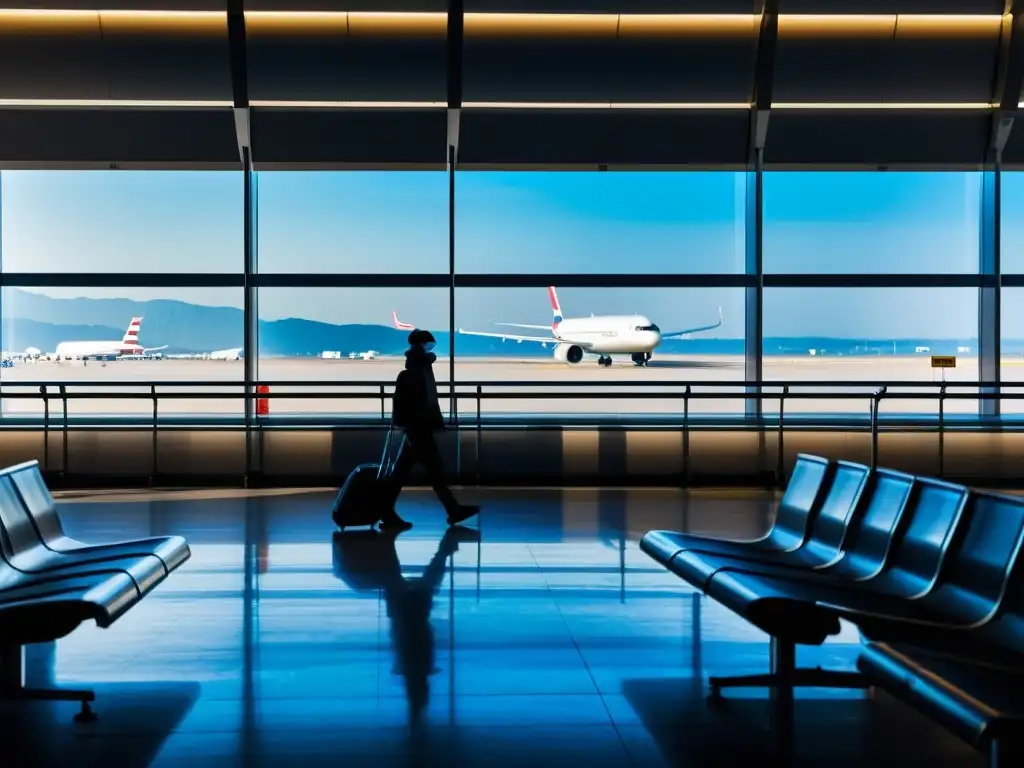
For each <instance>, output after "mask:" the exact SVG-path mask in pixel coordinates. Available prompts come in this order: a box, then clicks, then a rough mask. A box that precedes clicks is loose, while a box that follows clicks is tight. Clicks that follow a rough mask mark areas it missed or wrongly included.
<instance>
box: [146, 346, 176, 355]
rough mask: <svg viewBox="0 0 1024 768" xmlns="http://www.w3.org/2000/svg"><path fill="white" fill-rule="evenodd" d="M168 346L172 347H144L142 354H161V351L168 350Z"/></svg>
mask: <svg viewBox="0 0 1024 768" xmlns="http://www.w3.org/2000/svg"><path fill="white" fill-rule="evenodd" d="M168 346H170V345H169V344H164V345H163V346H162V347H143V348H142V354H146V353H147V352H159V351H160V350H161V349H167V347H168Z"/></svg>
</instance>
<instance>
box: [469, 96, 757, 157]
mask: <svg viewBox="0 0 1024 768" xmlns="http://www.w3.org/2000/svg"><path fill="white" fill-rule="evenodd" d="M747 132H748V114H747V112H746V111H743V110H736V111H721V112H719V111H715V112H707V111H690V110H677V111H668V110H665V111H656V110H651V111H646V110H645V111H639V112H635V111H630V112H626V111H620V110H613V109H606V110H473V109H466V110H463V112H462V118H461V130H460V142H459V164H460V165H462V166H467V167H472V166H476V165H481V166H483V165H486V166H506V167H513V166H527V167H569V166H591V167H598V166H600V165H608V166H631V165H666V166H682V165H726V166H734V167H735V166H742V165H743V164H744V163H745V161H746V154H747V153H746V150H747Z"/></svg>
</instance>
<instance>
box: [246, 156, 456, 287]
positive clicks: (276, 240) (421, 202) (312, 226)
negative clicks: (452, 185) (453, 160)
mask: <svg viewBox="0 0 1024 768" xmlns="http://www.w3.org/2000/svg"><path fill="white" fill-rule="evenodd" d="M257 196H258V201H259V215H258V217H257V220H258V233H259V250H258V256H259V269H260V271H261V272H284V273H296V272H298V273H315V272H326V273H330V274H336V273H344V272H348V273H352V272H355V273H363V274H365V273H367V272H372V273H387V272H399V273H410V272H419V273H423V272H430V273H447V272H448V174H447V173H445V172H443V171H440V172H439V171H337V172H334V171H332V172H318V171H316V172H311V171H264V172H262V173H260V174H259V177H258V179H257Z"/></svg>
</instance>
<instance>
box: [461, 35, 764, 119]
mask: <svg viewBox="0 0 1024 768" xmlns="http://www.w3.org/2000/svg"><path fill="white" fill-rule="evenodd" d="M755 56H756V35H755V30H754V29H753V28H752V29H751V31H750V34H749V36H748V37H747V38H746V39H725V40H722V39H718V40H699V39H697V40H694V39H684V40H665V39H645V40H640V39H630V38H628V37H619V38H618V39H615V38H612V39H598V38H591V39H562V40H549V39H544V40H521V39H514V40H505V39H502V40H495V39H473V38H467V39H466V41H465V45H464V54H463V62H464V69H463V98H464V99H465V100H466V101H487V102H493V101H526V102H533V101H554V102H559V101H560V102H581V101H621V102H647V101H661V102H740V101H748V100H749V99H750V95H751V91H752V87H753V78H754V62H755Z"/></svg>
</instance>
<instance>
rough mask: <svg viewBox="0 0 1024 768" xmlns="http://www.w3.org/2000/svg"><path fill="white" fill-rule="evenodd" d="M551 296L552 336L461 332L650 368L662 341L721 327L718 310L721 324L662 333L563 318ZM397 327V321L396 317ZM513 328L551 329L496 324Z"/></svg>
mask: <svg viewBox="0 0 1024 768" xmlns="http://www.w3.org/2000/svg"><path fill="white" fill-rule="evenodd" d="M548 297H549V298H550V299H551V309H552V311H553V312H554V320H553V322H552V323H551V327H550V331H551V336H519V335H514V334H508V333H485V332H482V331H466V330H463V329H462V328H459V329H458V332H459V333H461V334H465V335H467V336H488V337H491V338H496V339H501V340H502V341H504V340H506V339H509V340H512V341H518V342H523V341H534V342H538V343H540V344H543V345H545V346H546V345H547V344H549V343H555V360H558V361H559V362H562V363H569V364H571V365H575V364H576V363H579V362H581V361H582V360H583V357H584V355H597V356H598V358H597V362H598V364H599V365H603V366H609V365H611V364H612V358H611V356H612V355H613V354H626V355H629V356H630V359H632V361H633V362H634V363H635V364H636V365H640V366H645V365H647V363H648V361H649V360H650V359H651V355H652V353H653V352H654V350H655V349H656V348H657V347H658V345H659V344H661V340H662V339H672V338H681V337H685V336H688V335H690V334H691V333H699V332H700V331H710V330H712V329H713V328H718V327H719V326H720V325H721V324H722V308H721V307H719V308H718V322H717V323H714V324H713V325H702V326H700V327H699V328H688V329H686V330H683V331H663V330H661V329H660V328H659V327H658V326H657V325H655V324H654V323H652V322H651V321H650V319H649V318H647V317H644V316H643V315H602V316H596V317H570V318H565V317H563V316H562V308H561V306H560V305H559V303H558V294H557V293H556V292H555V288H554V286H548ZM395 321H396V324H397V321H398V318H397V317H396V318H395ZM495 325H504V326H509V327H513V328H531V329H537V330H542V329H543V330H548V326H546V325H525V324H521V323H495Z"/></svg>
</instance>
